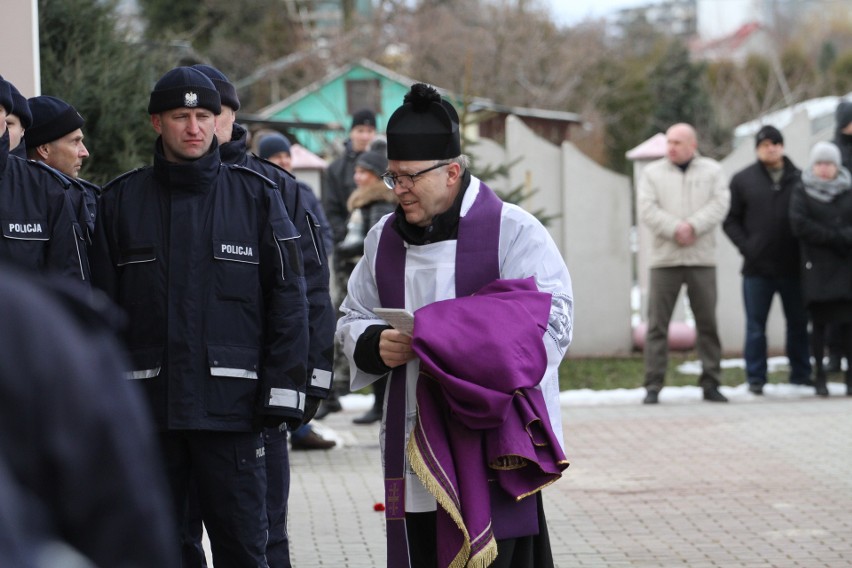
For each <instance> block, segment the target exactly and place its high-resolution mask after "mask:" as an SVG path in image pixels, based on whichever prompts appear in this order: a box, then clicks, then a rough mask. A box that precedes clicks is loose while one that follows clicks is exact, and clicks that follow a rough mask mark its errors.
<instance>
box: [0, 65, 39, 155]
mask: <svg viewBox="0 0 852 568" xmlns="http://www.w3.org/2000/svg"><path fill="white" fill-rule="evenodd" d="M6 83H8V84H9V90H10V91H12V105H13V106H14V109H13V111H12V112H11V113H9V114H7V115H6V129H7V130H9V152H10V153H11V154H13V155H15V156H18V157H19V158H24V159H26V158H27V145H26V143H23V139H24V133H25V132H26V130H27V128H29V127H30V125H31V124H32V123H33V115H32V114H30V105H29V104H28V103H27V99H26V97H24V95H22V94H21V92H20V91H19V90H18V89H17V88H16V87H15V85H13V84H12V83H9V82H8V81H6Z"/></svg>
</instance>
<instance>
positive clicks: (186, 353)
mask: <svg viewBox="0 0 852 568" xmlns="http://www.w3.org/2000/svg"><path fill="white" fill-rule="evenodd" d="M297 239H298V233H297V232H296V229H295V227H294V226H293V223H292V222H291V221H290V219H289V217H288V216H287V212H286V211H285V209H284V205H283V203H282V201H281V197H280V195H279V193H278V188H277V186H276V185H275V184H274V183H272V182H271V181H270V180H268V179H266V178H264V177H263V176H261V175H259V174H257V173H255V172H252V171H251V170H248V169H246V168H242V167H239V166H234V165H225V164H222V163H221V161H220V156H219V151H218V147H217V144H216V141H215V139H214V141H213V145H212V147H211V150H210V151H209V152H208V153H207V154H206V155H204V156H203V157H201V158H199V159H198V160H195V161H192V162H188V163H180V164H177V163H170V162H168V161H167V160H166V159H165V157H164V155H163V153H162V143H161V141H160V140H159V139H158V140H157V143H156V150H155V155H154V165H153V166H151V167H146V168H141V169H138V170H134V171H132V172H129V173H127V174H125V175H123V176H121V177H119V178H117V179H116V180H113V181H112V182H110V183H109V184H107V185H106V186H104V190H103V193H102V194H101V198H100V201H99V203H98V222H97V225H96V228H95V240H94V243H93V244H92V255H91V260H92V274H93V282H94V284H95V285H96V286H99V287H101V288H102V289H104V290H105V291H106V292H107V293H108V295H109V296H110V297H112V298H113V299H114V301H115V302H117V303H118V305H119V306H121V307H122V308H123V309H124V310H125V311H126V312H127V315H128V317H129V325H128V329H127V331H126V332H125V334H124V337H125V341H126V345H127V348H128V349H129V352H130V357H131V363H132V372H131V377H132V379H134V380H136V381H138V383H139V384H140V385H141V386H142V387H143V389H144V390H145V392H146V394H147V396H148V399H149V403H150V406H151V409H152V413H153V416H154V419H155V421H156V423H157V425H158V427H159V428H160V429H162V430H174V429H199V430H216V431H237V432H245V431H254V430H259V429H260V427H261V426H276V425H278V424H281V423H282V422H284V421H286V422H287V423H288V424H292V425H297V424H299V423H300V422H301V420H302V418H303V414H304V402H305V401H304V396H305V395H304V392H305V382H306V363H307V349H308V324H307V301H306V298H305V281H304V277H303V275H302V259H301V254H300V251H299V248H298V246H297V244H296V240H297Z"/></svg>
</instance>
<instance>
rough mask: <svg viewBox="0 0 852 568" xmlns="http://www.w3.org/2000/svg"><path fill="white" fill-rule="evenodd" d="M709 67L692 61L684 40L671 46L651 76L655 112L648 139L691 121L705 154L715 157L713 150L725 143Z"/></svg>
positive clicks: (649, 79) (670, 44) (673, 42)
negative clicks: (709, 83) (708, 85)
mask: <svg viewBox="0 0 852 568" xmlns="http://www.w3.org/2000/svg"><path fill="white" fill-rule="evenodd" d="M705 67H706V66H705V65H704V64H696V63H693V62H692V61H690V58H689V50H688V49H687V47H686V46H685V45H684V44H683V43H682V42H681V41H679V40H674V41H672V42H671V43H669V45H668V47H667V48H666V50H665V52H664V53H663V55H662V57H661V58H659V60H658V63H657V65H656V66H655V67H654V68H653V69H652V71H651V73H650V75H649V77H648V84H649V88H650V90H651V92H652V93H653V99H654V110H653V113H652V116H651V120H650V124H649V125H648V129H647V130H646V132H645V135H646V137H650V136H653V135H654V134H656V133H657V132H665V131H666V129H668V127H670V126H671V125H672V124H675V123H678V122H687V123H689V124H691V125H693V126H694V127H695V128H696V130H698V132H699V140H700V142H701V143H702V146H703V147H704V148H705V152H707V149H710V150H711V151H709V152H707V153H709V154H711V155H712V154H715V152H713V151H712V150H713V149H715V148H716V147H717V145H718V144H719V143H721V142H722V140H721V134H720V132H719V129H718V127H717V125H716V121H715V117H714V113H713V106H712V104H711V102H710V97H709V96H708V94H707V88H706V84H705V81H706V78H707V73H706V69H705Z"/></svg>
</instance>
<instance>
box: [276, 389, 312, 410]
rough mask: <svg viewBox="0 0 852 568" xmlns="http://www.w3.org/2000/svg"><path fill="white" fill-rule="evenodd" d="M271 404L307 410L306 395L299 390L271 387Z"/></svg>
mask: <svg viewBox="0 0 852 568" xmlns="http://www.w3.org/2000/svg"><path fill="white" fill-rule="evenodd" d="M269 406H279V407H282V408H298V409H299V410H302V411H304V410H305V397H304V396H302V394H301V393H300V392H299V391H295V390H289V389H270V391H269Z"/></svg>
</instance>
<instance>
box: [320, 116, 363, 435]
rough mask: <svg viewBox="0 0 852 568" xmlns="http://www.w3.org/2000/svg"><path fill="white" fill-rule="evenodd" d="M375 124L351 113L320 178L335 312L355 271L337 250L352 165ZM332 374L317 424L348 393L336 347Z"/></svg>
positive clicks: (343, 233)
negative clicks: (329, 239) (336, 152)
mask: <svg viewBox="0 0 852 568" xmlns="http://www.w3.org/2000/svg"><path fill="white" fill-rule="evenodd" d="M376 124H377V123H376V114H375V113H374V112H373V111H372V110H370V109H367V108H362V109H359V110H357V111H355V113H354V114H353V115H352V125H351V127H350V128H349V137H348V138H347V139H346V142H344V144H343V153H342V154H341V155H340V156H338V157H337V158H336V159H335V160H334V161H332V162H331V163H330V164H329V165H328V167H327V168H326V169H325V171H324V172H323V176H322V207H323V210H324V211H325V214H326V216H327V217H328V221H329V223H330V224H331V231H332V235H333V237H334V246H335V247H336V248H335V250H334V253H333V255H332V260H333V262H334V295H335V297H334V307H335V309H339V308H340V304H341V303H342V302H343V298H344V297H345V296H346V285H347V282H348V281H349V275H350V274H351V273H352V269H354V268H355V260H353V259H352V257H351V256H349V255H346V254H343V252H342V251H340V250H339V249H338V248H337V247H339V246H340V243H342V242H343V239H345V238H346V233H347V228H346V227H347V224H348V222H349V209H348V208H347V207H346V203H347V201H348V200H349V196H350V195H352V192H353V191H355V162H357V161H358V158H359V157H360V156H361V154H363V153H364V152H366V151H367V150H369V149H370V144H371V143H372V142H373V140H374V139H375V138H376ZM356 260H357V259H356ZM334 372H335V385H334V386H333V388H332V392H331V395H330V396H329V397H328V399H327V400H326V401H325V402H323V404H322V406H321V407H320V409H319V411H318V412H317V416H316V418H317V420H322V419H323V418H325V417H326V416H327V415H328V414H329V413H331V412H339V411H340V410H341V409H342V407H341V405H340V400H339V398H340V396H341V395H343V394H345V393H347V392H349V363H348V362H347V361H346V357H345V356H344V355H343V350H342V349H340V346H338V348H337V350H336V353H335V356H334Z"/></svg>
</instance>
